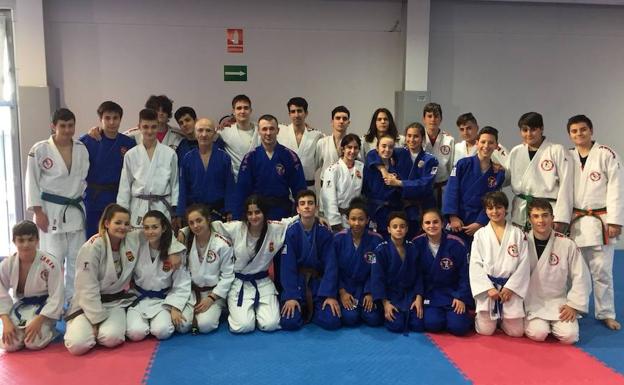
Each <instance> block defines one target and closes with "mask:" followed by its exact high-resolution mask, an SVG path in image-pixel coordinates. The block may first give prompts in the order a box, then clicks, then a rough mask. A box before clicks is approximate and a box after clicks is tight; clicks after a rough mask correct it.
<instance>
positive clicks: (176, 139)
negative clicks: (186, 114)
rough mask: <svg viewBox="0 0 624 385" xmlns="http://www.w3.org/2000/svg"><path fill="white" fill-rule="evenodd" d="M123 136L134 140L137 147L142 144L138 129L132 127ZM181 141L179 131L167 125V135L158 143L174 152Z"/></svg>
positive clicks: (181, 134)
mask: <svg viewBox="0 0 624 385" xmlns="http://www.w3.org/2000/svg"><path fill="white" fill-rule="evenodd" d="M123 134H124V135H128V136H129V137H131V138H134V140H135V141H136V143H137V145H139V144H141V143H143V134H141V129H140V128H139V127H132V128H130V129H128V131H126V132H124V133H123ZM182 139H184V134H183V133H182V132H181V131H180V130H179V129H177V128H174V127H171V126H170V125H168V124H167V133H166V134H165V137H164V138H163V140H162V142H160V143H161V144H163V145H165V146H167V147H171V149H172V150H173V151H175V150H176V149H177V148H178V145H179V144H180V142H181V141H182Z"/></svg>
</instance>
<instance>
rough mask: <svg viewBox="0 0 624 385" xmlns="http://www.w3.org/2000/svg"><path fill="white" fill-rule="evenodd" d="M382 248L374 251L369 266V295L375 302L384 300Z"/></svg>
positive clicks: (384, 274)
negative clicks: (373, 258) (371, 262)
mask: <svg viewBox="0 0 624 385" xmlns="http://www.w3.org/2000/svg"><path fill="white" fill-rule="evenodd" d="M384 260H385V257H384V253H383V247H382V246H378V247H377V248H376V249H375V260H374V262H373V264H372V266H371V277H370V293H371V294H372V295H373V299H374V300H375V301H378V300H379V301H381V300H383V299H386V298H387V296H386V272H385V268H386V267H385V264H384Z"/></svg>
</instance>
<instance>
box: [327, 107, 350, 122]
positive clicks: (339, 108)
mask: <svg viewBox="0 0 624 385" xmlns="http://www.w3.org/2000/svg"><path fill="white" fill-rule="evenodd" d="M339 112H343V113H345V114H347V117H348V118H349V119H351V112H349V109H348V108H347V107H345V106H338V107H335V108H334V109H333V110H332V115H331V118H332V120H333V119H334V116H336V114H337V113H339Z"/></svg>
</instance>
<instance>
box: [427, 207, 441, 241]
mask: <svg viewBox="0 0 624 385" xmlns="http://www.w3.org/2000/svg"><path fill="white" fill-rule="evenodd" d="M422 229H423V231H424V232H425V234H427V236H428V237H429V238H435V239H437V238H439V237H440V234H442V218H440V216H439V215H438V214H437V213H435V212H428V213H426V214H425V215H424V216H423V218H422Z"/></svg>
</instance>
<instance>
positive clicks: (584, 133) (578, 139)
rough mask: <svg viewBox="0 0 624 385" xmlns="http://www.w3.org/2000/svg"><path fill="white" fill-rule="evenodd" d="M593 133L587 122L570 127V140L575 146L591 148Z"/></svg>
mask: <svg viewBox="0 0 624 385" xmlns="http://www.w3.org/2000/svg"><path fill="white" fill-rule="evenodd" d="M593 133H594V131H593V130H592V129H591V128H589V126H588V125H587V123H585V122H581V123H574V124H571V125H570V132H569V134H570V140H572V143H574V145H575V146H579V147H590V146H591V142H592V135H593Z"/></svg>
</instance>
